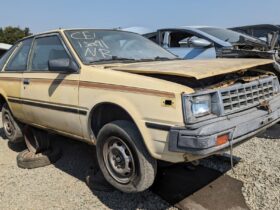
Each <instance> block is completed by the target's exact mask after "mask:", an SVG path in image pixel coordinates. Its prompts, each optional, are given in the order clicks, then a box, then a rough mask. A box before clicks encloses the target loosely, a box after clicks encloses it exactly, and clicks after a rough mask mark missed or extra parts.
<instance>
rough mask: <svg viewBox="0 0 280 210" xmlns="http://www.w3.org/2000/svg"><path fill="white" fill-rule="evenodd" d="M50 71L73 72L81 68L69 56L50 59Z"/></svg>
mask: <svg viewBox="0 0 280 210" xmlns="http://www.w3.org/2000/svg"><path fill="white" fill-rule="evenodd" d="M49 70H50V71H68V72H71V73H74V72H77V71H78V70H79V68H78V66H77V64H76V63H75V62H74V61H73V60H71V59H69V58H60V59H52V60H49Z"/></svg>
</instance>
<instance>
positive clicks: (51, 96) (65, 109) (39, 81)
mask: <svg viewBox="0 0 280 210" xmlns="http://www.w3.org/2000/svg"><path fill="white" fill-rule="evenodd" d="M55 59H73V57H72V56H71V54H70V53H69V50H68V49H67V48H66V45H65V44H64V42H63V40H62V38H61V37H60V35H59V34H47V35H43V36H38V37H35V39H34V41H33V46H32V50H31V53H30V61H29V65H28V66H29V68H28V71H26V72H24V73H23V86H22V92H21V95H22V104H23V111H24V114H25V119H26V121H28V122H29V123H31V124H34V125H37V126H42V127H44V128H47V129H50V130H54V131H58V132H62V133H65V134H71V135H73V136H75V137H78V138H82V129H81V124H80V118H79V112H78V109H77V107H78V87H79V78H80V74H79V72H69V71H67V70H60V71H54V70H52V69H50V67H49V61H50V60H55Z"/></svg>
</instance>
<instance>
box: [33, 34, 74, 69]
mask: <svg viewBox="0 0 280 210" xmlns="http://www.w3.org/2000/svg"><path fill="white" fill-rule="evenodd" d="M33 46H34V47H33V51H32V55H31V60H32V61H31V70H33V71H48V70H49V60H52V59H63V58H69V56H68V54H67V52H66V50H65V48H64V47H63V45H62V43H61V41H60V39H59V38H58V36H48V37H41V38H37V39H35V41H34V45H33Z"/></svg>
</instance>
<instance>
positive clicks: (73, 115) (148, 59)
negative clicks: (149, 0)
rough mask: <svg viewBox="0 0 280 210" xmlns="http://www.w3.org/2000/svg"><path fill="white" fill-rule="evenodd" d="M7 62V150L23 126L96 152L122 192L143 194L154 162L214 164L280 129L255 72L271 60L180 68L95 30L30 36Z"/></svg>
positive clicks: (154, 51) (275, 94)
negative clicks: (212, 158)
mask: <svg viewBox="0 0 280 210" xmlns="http://www.w3.org/2000/svg"><path fill="white" fill-rule="evenodd" d="M6 55H7V56H4V57H3V58H2V59H1V60H0V69H1V74H0V80H1V82H0V105H1V108H2V121H3V125H4V129H3V130H4V134H5V135H6V137H7V138H8V139H9V141H11V142H16V141H17V140H18V139H19V138H20V137H21V136H22V132H21V128H22V126H19V122H20V123H21V125H31V126H34V127H37V128H39V129H43V130H47V131H49V132H55V133H58V134H61V135H65V136H69V137H73V138H75V139H78V140H81V141H84V142H87V143H89V144H95V145H96V151H97V159H98V163H99V166H100V169H101V171H102V172H103V174H104V177H105V178H106V180H107V181H108V182H109V183H110V184H111V185H113V186H114V187H116V188H117V189H119V190H121V191H123V192H139V191H143V190H145V189H147V188H148V187H150V186H151V185H152V184H153V182H154V178H155V175H156V171H157V160H164V161H169V162H173V163H176V162H183V161H186V162H189V161H193V160H198V159H201V158H204V157H206V156H209V155H213V154H218V153H221V152H224V151H225V150H227V149H229V148H230V147H232V146H237V145H238V144H241V143H243V142H244V141H245V140H248V139H250V138H252V137H253V136H255V135H256V134H258V133H259V132H262V131H263V130H265V129H266V128H268V127H270V126H272V125H274V124H275V123H277V122H278V121H279V120H280V119H279V115H280V94H279V81H278V78H277V77H276V76H275V75H274V74H273V73H269V72H267V71H262V69H263V68H264V67H265V66H266V65H269V64H271V62H272V60H271V59H270V60H269V59H212V60H183V59H178V58H177V57H175V56H174V55H173V54H171V53H170V52H168V51H166V50H165V49H163V48H161V47H159V46H158V45H156V44H155V43H153V42H152V41H150V40H148V39H146V38H144V37H142V36H140V35H138V34H135V33H131V32H124V31H119V30H101V29H98V30H97V29H72V30H55V31H51V32H49V33H42V34H38V35H33V36H30V37H27V38H25V39H23V40H20V41H18V42H17V43H16V44H15V45H14V47H12V48H11V50H10V51H9V52H8V53H7V54H6ZM20 154H21V153H20ZM21 158H22V159H24V158H25V156H21ZM27 158H28V157H27Z"/></svg>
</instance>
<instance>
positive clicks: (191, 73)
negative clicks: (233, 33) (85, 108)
mask: <svg viewBox="0 0 280 210" xmlns="http://www.w3.org/2000/svg"><path fill="white" fill-rule="evenodd" d="M270 63H273V60H270V59H212V60H173V61H155V62H141V63H133V64H122V65H118V66H109V65H108V66H106V67H105V68H110V69H112V70H116V71H124V72H130V73H139V74H164V75H175V76H181V77H194V78H196V79H203V78H207V77H212V76H216V75H220V74H227V73H231V72H236V71H239V70H245V69H248V68H252V67H256V66H260V65H265V64H270Z"/></svg>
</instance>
